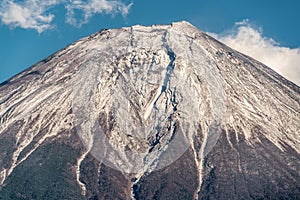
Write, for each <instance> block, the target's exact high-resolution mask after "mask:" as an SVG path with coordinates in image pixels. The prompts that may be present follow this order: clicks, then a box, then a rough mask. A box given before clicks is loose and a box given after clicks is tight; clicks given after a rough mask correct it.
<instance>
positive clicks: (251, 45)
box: [211, 20, 300, 85]
mask: <svg viewBox="0 0 300 200" xmlns="http://www.w3.org/2000/svg"><path fill="white" fill-rule="evenodd" d="M211 35H212V36H213V37H215V38H216V39H218V40H220V41H221V42H223V43H225V44H226V45H228V46H230V47H232V48H234V49H236V50H238V51H240V52H242V53H244V54H247V55H249V56H251V57H253V58H255V59H257V60H259V61H261V62H262V63H264V64H266V65H267V66H269V67H271V68H272V69H274V70H275V71H276V72H278V73H279V74H281V75H282V76H284V77H285V78H287V79H289V80H291V81H293V82H294V83H296V84H297V85H300V48H288V47H283V46H280V44H279V43H277V42H276V41H274V40H273V39H271V38H267V37H264V36H263V30H262V28H256V27H254V26H252V25H251V24H250V23H249V21H248V20H244V21H242V22H237V23H236V24H235V27H234V28H233V29H232V30H231V31H228V32H225V33H221V34H214V33H211Z"/></svg>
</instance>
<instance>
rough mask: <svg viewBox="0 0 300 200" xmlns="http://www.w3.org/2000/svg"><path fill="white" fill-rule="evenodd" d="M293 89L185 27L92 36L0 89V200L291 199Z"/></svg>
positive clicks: (294, 187)
mask: <svg viewBox="0 0 300 200" xmlns="http://www.w3.org/2000/svg"><path fill="white" fill-rule="evenodd" d="M299 122H300V88H299V87H298V86H297V85H295V84H293V83H292V82H290V81H288V80H286V79H284V78H283V77H282V76H280V75H278V74H277V73H275V72H274V71H273V70H271V69H270V68H268V67H267V66H265V65H263V64H262V63H260V62H258V61H256V60H254V59H253V58H251V57H248V56H246V55H243V54H241V53H239V52H237V51H234V50H233V49H231V48H229V47H227V46H225V45H224V44H222V43H220V42H218V41H216V40H215V39H213V38H212V37H210V36H208V35H206V34H205V33H203V32H201V31H199V30H198V29H196V28H195V27H193V26H192V25H191V24H189V23H187V22H177V23H172V24H171V25H154V26H151V27H144V26H133V27H129V28H121V29H112V30H101V31H100V32H98V33H95V34H93V35H91V36H89V37H86V38H83V39H81V40H79V41H77V42H74V43H73V44H71V45H69V46H67V47H66V48H64V49H62V50H60V51H58V52H57V53H55V54H53V55H51V56H50V57H48V58H46V59H45V60H42V61H41V62H39V63H37V64H36V65H34V66H32V67H31V68H29V69H27V70H25V71H23V72H22V73H20V74H18V75H16V76H15V77H13V78H11V79H9V80H8V81H6V82H4V83H2V84H1V86H0V199H94V200H95V199H299V197H300V174H299V172H300V154H299V153H300V132H299V130H300V123H299Z"/></svg>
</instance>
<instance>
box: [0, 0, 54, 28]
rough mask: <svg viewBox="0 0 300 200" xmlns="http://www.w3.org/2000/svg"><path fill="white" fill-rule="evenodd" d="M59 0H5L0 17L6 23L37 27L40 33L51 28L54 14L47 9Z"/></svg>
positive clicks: (1, 6)
mask: <svg viewBox="0 0 300 200" xmlns="http://www.w3.org/2000/svg"><path fill="white" fill-rule="evenodd" d="M56 2H57V1H55V0H50V1H43V0H28V1H25V2H22V3H15V2H14V1H12V0H4V1H3V2H2V3H1V4H0V17H1V20H2V22H3V23H4V24H6V25H9V26H12V27H21V28H24V29H28V28H31V29H36V30H37V31H38V32H39V33H41V32H43V31H44V30H46V29H49V28H51V25H50V23H51V22H52V20H53V18H54V15H53V14H47V13H46V11H47V9H49V8H50V7H51V6H53V5H55V4H56Z"/></svg>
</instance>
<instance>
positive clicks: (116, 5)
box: [0, 0, 132, 33]
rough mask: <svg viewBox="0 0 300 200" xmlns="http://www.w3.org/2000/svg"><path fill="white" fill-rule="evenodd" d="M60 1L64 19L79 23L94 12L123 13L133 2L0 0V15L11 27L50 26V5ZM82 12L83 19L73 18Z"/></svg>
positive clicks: (43, 29) (68, 21) (73, 23)
mask: <svg viewBox="0 0 300 200" xmlns="http://www.w3.org/2000/svg"><path fill="white" fill-rule="evenodd" d="M57 5H63V6H64V7H65V8H66V10H67V13H66V22H67V23H70V24H72V25H74V26H78V27H80V26H81V25H82V24H85V23H87V22H88V21H89V20H90V18H91V17H92V16H93V15H96V14H113V15H114V14H117V13H121V14H122V16H123V17H124V16H126V15H127V14H128V13H129V10H130V8H131V6H132V3H131V4H129V5H125V4H124V3H122V2H121V1H117V0H116V1H108V0H88V1H83V0H74V1H73V0H46V1H45V0H23V1H16V0H3V1H2V2H0V19H1V21H2V23H3V24H5V25H8V26H11V27H12V28H15V27H21V28H24V29H35V30H36V31H38V32H39V33H41V32H43V31H45V30H47V29H50V28H52V27H53V26H54V25H53V24H52V22H53V19H54V17H55V15H54V14H53V13H51V8H53V7H54V6H57ZM77 11H79V12H81V13H83V15H82V19H76V18H75V12H77Z"/></svg>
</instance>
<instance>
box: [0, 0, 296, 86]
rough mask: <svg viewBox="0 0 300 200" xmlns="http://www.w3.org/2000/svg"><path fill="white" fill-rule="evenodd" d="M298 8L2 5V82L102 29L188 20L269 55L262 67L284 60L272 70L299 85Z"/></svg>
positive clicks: (15, 1)
mask: <svg viewBox="0 0 300 200" xmlns="http://www.w3.org/2000/svg"><path fill="white" fill-rule="evenodd" d="M299 9H300V1H298V0H277V1H271V0H263V1H262V0H252V1H239V0H226V1H225V0H186V1H174V0H173V1H170V0H159V1H158V0H152V1H141V0H132V1H129V0H122V1H118V0H115V1H107V0H86V1H85V0H76V1H75V0H74V1H71V0H48V1H44V0H0V21H1V22H0V60H1V62H0V82H3V81H5V80H7V79H8V78H10V77H11V76H13V75H15V74H17V73H19V72H21V71H22V70H24V69H26V68H28V67H30V66H31V65H33V64H35V63H37V62H38V61H39V60H42V59H43V58H45V57H47V56H49V55H50V54H52V53H54V52H56V51H58V50H60V49H61V48H63V47H65V46H66V45H68V44H70V43H72V42H74V41H76V40H77V39H80V38H81V37H84V36H87V35H90V34H92V33H94V32H96V31H98V30H100V29H102V28H119V27H124V26H131V25H135V24H142V25H152V24H169V23H171V22H173V21H182V20H186V21H189V22H190V23H192V24H193V25H195V26H196V27H198V28H199V29H201V30H202V31H206V32H210V33H211V35H213V36H215V37H216V38H218V39H219V40H221V41H223V42H224V43H227V44H228V45H230V46H232V47H234V48H236V49H238V50H240V51H244V52H246V53H247V54H251V53H254V54H253V55H252V56H253V57H255V52H260V54H264V55H267V56H269V57H268V59H266V60H262V61H263V62H264V63H266V64H268V61H272V60H273V61H274V60H276V59H274V55H276V56H277V57H278V60H279V61H281V60H282V59H281V58H282V57H285V58H288V61H284V62H286V65H284V64H282V65H281V66H279V67H277V68H276V67H274V69H275V70H276V71H278V72H279V73H281V74H283V75H284V76H285V77H287V78H289V79H290V80H293V81H294V82H296V83H297V84H299V83H300V81H299V80H300V49H299V48H300V12H299ZM249 38H250V39H249ZM249 41H250V43H249ZM241 44H243V45H244V46H242V45H241ZM249 45H252V46H253V48H252V47H251V48H250V47H249ZM257 59H260V58H259V55H258V57H257ZM280 59H281V60H280ZM276 62H277V63H278V61H277V60H276ZM275 64H276V63H275ZM268 65H272V63H271V64H268ZM271 67H272V66H271ZM286 74H287V75H286ZM298 81H299V83H298Z"/></svg>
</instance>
